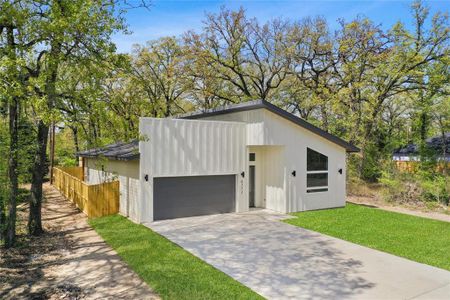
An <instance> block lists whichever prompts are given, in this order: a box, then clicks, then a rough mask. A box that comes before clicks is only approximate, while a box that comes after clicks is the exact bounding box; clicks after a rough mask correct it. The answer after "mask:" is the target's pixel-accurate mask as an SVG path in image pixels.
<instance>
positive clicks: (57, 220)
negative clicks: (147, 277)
mask: <svg viewBox="0 0 450 300" xmlns="http://www.w3.org/2000/svg"><path fill="white" fill-rule="evenodd" d="M44 189H45V195H46V201H45V203H44V205H43V209H42V213H43V224H44V227H45V230H46V233H45V234H44V235H43V236H41V237H38V238H33V239H30V240H28V241H27V244H28V243H29V246H24V247H22V248H20V247H19V248H18V249H14V250H8V251H4V252H5V253H3V254H2V255H1V257H0V299H158V296H156V295H155V294H154V293H153V292H152V290H151V289H150V288H149V287H148V286H147V285H146V284H145V282H143V281H142V280H141V279H140V278H139V277H138V276H137V275H136V274H135V273H134V272H133V271H131V270H130V269H129V268H128V266H127V265H126V264H125V263H124V262H123V261H122V260H121V259H120V258H119V256H118V255H117V253H116V252H115V251H114V250H113V249H112V248H111V247H109V246H108V245H107V244H106V243H105V242H104V241H103V240H102V239H101V238H100V236H99V235H98V234H97V233H96V232H95V231H94V230H93V229H92V228H91V227H90V226H89V225H88V223H87V218H86V216H85V215H84V214H82V213H80V212H79V211H78V210H77V209H76V208H75V207H74V206H73V205H72V204H71V203H70V202H69V201H67V200H65V199H64V198H63V197H62V196H61V195H60V194H59V192H58V191H56V190H55V189H54V188H53V187H51V186H49V185H45V188H44ZM24 215H25V214H24V212H22V213H21V216H19V217H22V218H23V216H24Z"/></svg>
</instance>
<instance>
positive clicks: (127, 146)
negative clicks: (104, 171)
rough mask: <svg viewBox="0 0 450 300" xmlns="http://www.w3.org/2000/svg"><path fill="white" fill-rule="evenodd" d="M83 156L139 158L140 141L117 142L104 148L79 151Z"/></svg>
mask: <svg viewBox="0 0 450 300" xmlns="http://www.w3.org/2000/svg"><path fill="white" fill-rule="evenodd" d="M77 155H78V156H81V157H106V158H109V159H116V160H134V159H139V141H138V140H135V141H132V142H130V143H123V142H119V143H115V144H111V145H107V146H105V147H102V148H96V149H90V150H86V151H81V152H78V153H77Z"/></svg>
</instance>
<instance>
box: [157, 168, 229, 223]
mask: <svg viewBox="0 0 450 300" xmlns="http://www.w3.org/2000/svg"><path fill="white" fill-rule="evenodd" d="M153 193H154V194H153V212H154V216H153V217H154V220H164V219H173V218H181V217H191V216H201V215H210V214H218V213H228V212H233V211H235V205H234V203H235V175H219V176H188V177H160V178H154V179H153Z"/></svg>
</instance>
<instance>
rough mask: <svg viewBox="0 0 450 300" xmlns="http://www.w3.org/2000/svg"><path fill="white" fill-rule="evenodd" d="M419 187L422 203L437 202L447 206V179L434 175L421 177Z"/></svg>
mask: <svg viewBox="0 0 450 300" xmlns="http://www.w3.org/2000/svg"><path fill="white" fill-rule="evenodd" d="M430 177H431V178H430ZM420 186H421V188H422V199H423V200H424V201H437V202H441V203H442V204H445V205H448V204H449V199H450V186H449V183H448V178H446V177H445V176H443V175H440V174H435V175H434V176H426V177H423V178H422V179H421V180H420Z"/></svg>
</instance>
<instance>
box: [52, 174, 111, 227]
mask: <svg viewBox="0 0 450 300" xmlns="http://www.w3.org/2000/svg"><path fill="white" fill-rule="evenodd" d="M75 168H76V167H73V168H70V170H69V172H71V173H68V172H66V171H65V170H67V169H65V168H54V169H53V176H54V177H53V185H54V186H55V187H56V188H57V189H58V190H59V191H60V192H61V193H62V194H63V195H64V196H65V197H66V198H67V199H69V200H70V201H72V202H73V203H75V205H76V206H77V207H78V208H79V209H80V210H81V211H83V212H84V213H85V214H86V215H87V216H88V217H89V218H95V217H101V216H106V215H112V214H116V213H118V212H119V181H112V182H105V183H101V184H87V183H86V182H83V180H82V179H81V178H80V176H79V174H83V170H81V173H80V171H79V170H75ZM79 169H82V168H79ZM72 174H74V175H72ZM81 177H82V176H81Z"/></svg>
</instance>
